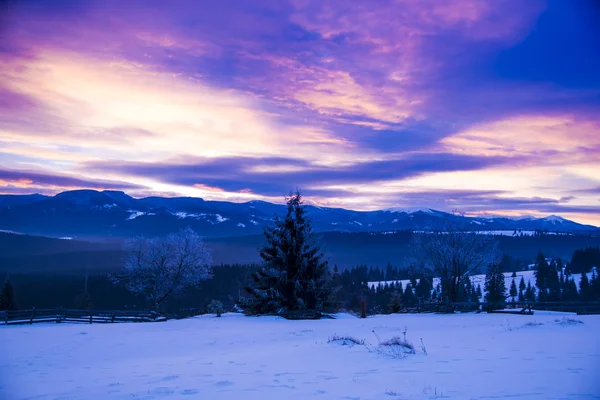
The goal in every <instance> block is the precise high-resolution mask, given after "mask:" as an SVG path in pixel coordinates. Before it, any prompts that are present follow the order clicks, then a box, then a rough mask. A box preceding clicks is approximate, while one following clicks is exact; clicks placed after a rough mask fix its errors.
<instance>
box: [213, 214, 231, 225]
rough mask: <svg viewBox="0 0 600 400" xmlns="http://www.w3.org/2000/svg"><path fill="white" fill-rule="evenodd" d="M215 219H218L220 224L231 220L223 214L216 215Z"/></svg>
mask: <svg viewBox="0 0 600 400" xmlns="http://www.w3.org/2000/svg"><path fill="white" fill-rule="evenodd" d="M215 218H216V219H217V222H218V223H221V222H225V221H228V220H229V218H225V217H223V216H222V215H221V214H215Z"/></svg>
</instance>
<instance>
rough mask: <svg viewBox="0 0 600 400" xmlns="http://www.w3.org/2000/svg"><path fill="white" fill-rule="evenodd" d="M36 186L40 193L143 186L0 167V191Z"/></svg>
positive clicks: (132, 188)
mask: <svg viewBox="0 0 600 400" xmlns="http://www.w3.org/2000/svg"><path fill="white" fill-rule="evenodd" d="M32 188H36V191H39V192H41V193H56V192H58V191H62V190H65V189H80V188H88V189H115V190H139V189H143V188H144V187H143V186H139V185H134V184H130V183H126V182H115V181H107V180H102V179H86V178H77V177H73V176H65V175H60V174H52V173H46V172H39V171H27V170H13V169H0V191H2V192H11V193H14V192H15V191H21V189H27V190H29V191H31V190H32Z"/></svg>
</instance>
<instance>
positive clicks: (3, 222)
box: [0, 190, 600, 239]
mask: <svg viewBox="0 0 600 400" xmlns="http://www.w3.org/2000/svg"><path fill="white" fill-rule="evenodd" d="M306 208H307V210H308V212H309V214H310V216H311V218H312V220H313V226H314V228H315V230H316V231H317V232H332V231H336V232H346V233H355V232H379V233H385V232H394V231H401V230H416V231H421V230H434V229H443V228H444V227H446V226H448V225H449V224H450V223H452V224H454V225H459V226H461V227H466V228H467V229H469V230H473V231H489V232H497V231H503V232H511V231H512V232H515V231H516V232H517V233H518V232H520V231H524V232H533V231H547V232H555V233H583V232H588V231H589V232H596V233H597V232H600V228H598V227H595V226H591V225H583V224H579V223H576V222H573V221H570V220H567V219H564V218H562V217H559V216H554V215H551V216H548V217H545V218H534V217H522V218H508V217H500V216H498V217H465V216H460V215H455V214H451V213H447V212H443V211H437V210H432V209H422V210H403V209H387V210H379V211H352V210H346V209H341V208H325V207H318V206H314V205H306ZM285 210H286V207H285V205H281V204H272V203H268V202H264V201H249V202H246V203H232V202H223V201H206V200H203V199H201V198H192V197H176V198H165V197H146V198H140V199H136V198H133V197H131V196H129V195H127V194H125V193H123V192H120V191H95V190H74V191H67V192H62V193H59V194H57V195H55V196H44V195H40V194H32V195H0V230H4V231H12V232H18V233H26V234H35V235H44V236H53V237H67V238H86V239H92V238H104V239H106V238H125V237H131V236H134V235H140V234H141V235H148V236H153V235H162V234H166V233H169V232H173V231H176V230H178V229H180V228H184V227H186V226H191V227H192V228H193V229H195V230H196V231H198V232H199V233H200V234H201V235H202V236H204V237H207V238H218V237H235V236H248V235H256V234H260V233H262V232H263V230H264V228H265V227H266V226H268V225H270V224H272V222H273V219H274V218H275V217H276V216H282V215H284V213H285Z"/></svg>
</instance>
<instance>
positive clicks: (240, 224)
mask: <svg viewBox="0 0 600 400" xmlns="http://www.w3.org/2000/svg"><path fill="white" fill-rule="evenodd" d="M237 226H239V227H240V228H245V227H246V224H242V223H241V222H238V224H237Z"/></svg>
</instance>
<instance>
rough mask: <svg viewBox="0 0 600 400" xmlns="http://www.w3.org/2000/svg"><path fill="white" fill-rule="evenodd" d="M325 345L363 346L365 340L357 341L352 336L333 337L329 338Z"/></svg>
mask: <svg viewBox="0 0 600 400" xmlns="http://www.w3.org/2000/svg"><path fill="white" fill-rule="evenodd" d="M327 343H337V344H341V345H342V346H355V345H359V346H364V345H365V340H364V339H357V338H355V337H354V336H339V335H333V336H332V337H330V338H329V340H327Z"/></svg>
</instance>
